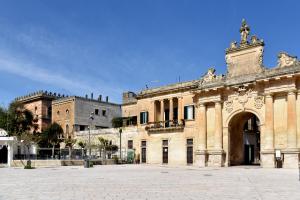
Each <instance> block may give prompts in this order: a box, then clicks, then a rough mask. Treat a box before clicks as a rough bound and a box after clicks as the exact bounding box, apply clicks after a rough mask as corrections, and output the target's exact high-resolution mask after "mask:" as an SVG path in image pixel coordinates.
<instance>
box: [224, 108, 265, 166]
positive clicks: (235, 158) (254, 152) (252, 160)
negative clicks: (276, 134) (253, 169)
mask: <svg viewBox="0 0 300 200" xmlns="http://www.w3.org/2000/svg"><path fill="white" fill-rule="evenodd" d="M228 130H229V165H230V166H234V165H259V164H260V132H261V130H260V121H259V119H258V117H257V116H256V115H255V114H253V113H251V112H241V113H238V114H236V115H234V116H233V117H232V118H231V120H230V122H229V126H228Z"/></svg>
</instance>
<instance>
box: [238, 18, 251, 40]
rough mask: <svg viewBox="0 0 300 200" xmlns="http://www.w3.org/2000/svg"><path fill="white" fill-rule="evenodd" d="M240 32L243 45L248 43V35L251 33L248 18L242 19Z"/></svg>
mask: <svg viewBox="0 0 300 200" xmlns="http://www.w3.org/2000/svg"><path fill="white" fill-rule="evenodd" d="M240 33H241V45H243V44H247V43H248V41H247V40H248V36H249V33H250V27H249V26H248V24H247V23H246V20H245V19H243V20H242V26H241V28H240Z"/></svg>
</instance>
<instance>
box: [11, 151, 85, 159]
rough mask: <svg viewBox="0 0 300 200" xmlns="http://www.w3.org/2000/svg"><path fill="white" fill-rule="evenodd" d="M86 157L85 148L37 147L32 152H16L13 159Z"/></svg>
mask: <svg viewBox="0 0 300 200" xmlns="http://www.w3.org/2000/svg"><path fill="white" fill-rule="evenodd" d="M85 157H86V150H85V149H59V148H55V149H54V151H53V149H52V148H37V149H36V151H35V153H34V154H32V153H31V154H30V155H28V154H26V153H17V154H15V155H14V160H24V159H28V158H30V159H31V160H53V159H56V160H82V159H84V158H85Z"/></svg>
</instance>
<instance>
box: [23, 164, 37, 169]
mask: <svg viewBox="0 0 300 200" xmlns="http://www.w3.org/2000/svg"><path fill="white" fill-rule="evenodd" d="M24 169H35V168H34V167H31V166H30V165H25V166H24Z"/></svg>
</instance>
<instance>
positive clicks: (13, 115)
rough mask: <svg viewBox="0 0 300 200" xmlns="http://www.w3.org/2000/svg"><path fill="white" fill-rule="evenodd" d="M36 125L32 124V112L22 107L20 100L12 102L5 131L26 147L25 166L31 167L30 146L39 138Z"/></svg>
mask: <svg viewBox="0 0 300 200" xmlns="http://www.w3.org/2000/svg"><path fill="white" fill-rule="evenodd" d="M37 128H38V126H37V125H36V124H34V117H33V114H32V113H31V112H30V111H29V110H27V109H26V108H24V105H23V104H22V103H20V102H16V101H14V102H12V103H11V104H10V105H9V108H8V112H7V129H8V130H7V131H8V134H9V135H12V136H16V137H17V138H18V140H19V141H21V143H22V144H24V146H25V147H27V158H28V160H27V165H26V167H27V168H31V161H30V147H31V146H32V144H34V143H37V142H38V141H39V140H40V137H39V134H38V133H37V132H36V130H37Z"/></svg>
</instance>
